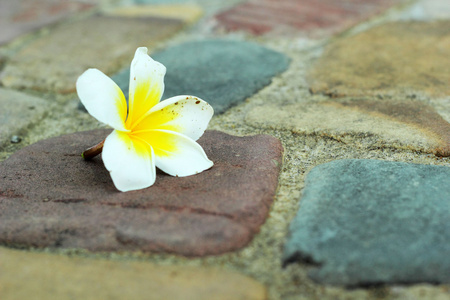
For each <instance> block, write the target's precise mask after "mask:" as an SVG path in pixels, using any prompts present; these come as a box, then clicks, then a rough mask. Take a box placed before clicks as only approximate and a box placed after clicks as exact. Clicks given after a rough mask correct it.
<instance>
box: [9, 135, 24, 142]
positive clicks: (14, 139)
mask: <svg viewBox="0 0 450 300" xmlns="http://www.w3.org/2000/svg"><path fill="white" fill-rule="evenodd" d="M21 141H22V138H21V137H20V136H18V135H13V136H12V137H11V143H13V144H17V143H20V142H21Z"/></svg>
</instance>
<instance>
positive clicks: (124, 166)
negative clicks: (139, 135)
mask: <svg viewBox="0 0 450 300" xmlns="http://www.w3.org/2000/svg"><path fill="white" fill-rule="evenodd" d="M102 159H103V163H104V164H105V167H106V169H107V170H108V171H109V172H110V174H111V178H112V180H113V182H114V185H115V186H116V188H117V189H118V190H119V191H122V192H127V191H131V190H139V189H143V188H146V187H149V186H151V185H153V183H155V179H156V169H155V158H154V153H153V149H152V147H150V146H149V145H148V144H147V143H146V142H144V141H142V140H139V139H132V138H131V137H130V136H129V135H128V134H127V133H124V132H120V131H118V130H114V131H113V132H112V133H111V134H110V135H109V136H108V137H107V138H106V140H105V144H104V146H103V152H102Z"/></svg>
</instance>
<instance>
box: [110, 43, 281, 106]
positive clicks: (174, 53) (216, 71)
mask: <svg viewBox="0 0 450 300" xmlns="http://www.w3.org/2000/svg"><path fill="white" fill-rule="evenodd" d="M152 57H153V58H154V59H155V60H157V61H159V62H161V63H163V64H164V65H165V66H166V68H167V73H166V77H165V80H164V83H165V91H164V95H163V99H166V98H169V97H173V96H177V95H193V96H197V97H200V98H202V99H203V100H205V101H207V102H208V103H209V104H211V106H212V107H213V108H214V112H215V113H216V114H217V113H222V112H224V111H225V110H227V109H228V108H229V107H231V106H233V105H236V104H238V103H240V102H242V101H244V100H245V99H246V98H247V97H250V96H252V95H253V94H254V93H256V92H258V91H259V90H260V89H261V88H263V87H264V86H266V85H268V84H270V82H271V81H272V78H273V77H274V76H276V75H277V74H278V73H280V72H283V71H284V70H286V68H287V67H288V65H289V59H288V58H287V57H286V56H285V55H284V54H282V53H278V52H275V51H272V50H270V49H267V48H264V47H261V46H258V45H256V44H253V43H248V42H242V41H227V40H204V41H197V42H188V43H184V44H181V45H177V46H174V47H170V48H168V49H166V50H164V51H162V52H159V53H155V54H153V55H152ZM129 74H130V73H129V69H126V70H124V71H122V72H120V73H119V74H117V75H116V76H115V77H113V79H114V80H115V81H116V82H117V84H118V85H119V86H120V87H121V88H122V90H123V91H124V93H125V95H128V86H129Z"/></svg>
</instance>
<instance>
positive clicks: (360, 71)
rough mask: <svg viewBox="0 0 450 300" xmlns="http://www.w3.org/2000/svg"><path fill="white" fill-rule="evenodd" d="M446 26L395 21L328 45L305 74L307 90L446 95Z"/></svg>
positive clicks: (449, 89)
mask: <svg viewBox="0 0 450 300" xmlns="http://www.w3.org/2000/svg"><path fill="white" fill-rule="evenodd" d="M449 27H450V21H439V22H429V23H428V22H397V23H388V24H383V25H381V26H379V27H375V28H372V29H370V30H367V31H364V32H361V33H359V34H356V35H354V36H350V37H347V38H343V39H340V40H338V41H336V42H334V43H332V44H331V45H330V46H329V47H328V48H327V49H326V50H325V53H324V54H323V55H322V57H321V58H320V59H319V60H318V61H317V63H316V64H315V66H314V67H313V69H312V70H311V71H310V74H309V81H310V84H311V91H312V92H315V93H324V94H327V95H331V96H334V97H340V96H345V95H368V94H385V93H388V94H412V93H414V92H426V93H428V94H429V95H432V96H448V95H450V85H449V84H448V83H449V82H450V72H449V71H448V70H450V58H449V56H448V54H447V53H449V52H450V31H449V30H448V28H449Z"/></svg>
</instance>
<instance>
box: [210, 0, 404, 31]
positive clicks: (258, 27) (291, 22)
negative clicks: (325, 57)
mask: <svg viewBox="0 0 450 300" xmlns="http://www.w3.org/2000/svg"><path fill="white" fill-rule="evenodd" d="M399 2H401V1H395V0H376V1H363V0H356V1H355V0H344V1H332V0H251V1H247V2H244V3H242V4H241V5H237V6H235V7H233V8H231V9H229V10H227V11H225V12H222V13H220V14H218V15H217V16H216V19H217V21H218V23H219V26H221V27H223V28H225V29H227V30H231V31H234V30H244V31H248V32H251V33H253V34H257V35H259V34H264V33H267V32H271V31H274V32H276V33H277V34H280V33H282V34H285V33H295V34H297V35H298V33H299V32H302V33H306V34H309V35H318V36H321V35H324V34H325V33H327V34H331V33H336V32H339V31H342V30H344V29H347V28H349V27H351V26H353V25H355V24H357V23H359V22H360V21H362V20H363V19H367V18H369V17H370V16H373V15H375V14H377V13H379V12H381V11H383V10H385V9H387V8H388V7H390V6H392V5H393V4H395V3H399Z"/></svg>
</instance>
